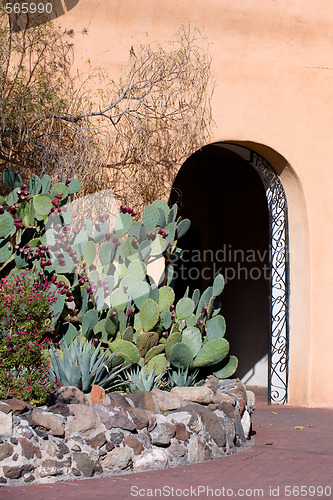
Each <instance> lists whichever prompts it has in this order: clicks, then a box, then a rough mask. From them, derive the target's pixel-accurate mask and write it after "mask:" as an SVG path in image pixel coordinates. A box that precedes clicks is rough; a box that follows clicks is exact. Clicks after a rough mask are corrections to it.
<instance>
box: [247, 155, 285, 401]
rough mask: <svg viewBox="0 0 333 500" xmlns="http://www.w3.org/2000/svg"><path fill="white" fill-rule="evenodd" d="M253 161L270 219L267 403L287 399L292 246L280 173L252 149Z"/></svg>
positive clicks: (251, 156)
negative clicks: (269, 329)
mask: <svg viewBox="0 0 333 500" xmlns="http://www.w3.org/2000/svg"><path fill="white" fill-rule="evenodd" d="M250 153H251V155H250V164H251V165H252V167H253V168H254V169H255V170H256V171H257V173H258V174H259V176H260V179H261V181H262V183H263V184H264V187H265V190H266V197H267V203H268V210H269V218H270V279H271V295H270V328H271V332H270V347H269V356H268V358H269V365H268V369H269V380H268V402H269V403H279V404H283V403H287V401H288V361H289V248H288V207H287V199H286V195H285V191H284V189H283V186H282V183H281V181H280V178H279V176H278V175H277V173H276V172H275V171H274V170H273V168H272V167H271V165H270V164H269V163H268V162H267V161H266V160H265V159H264V158H262V157H261V156H259V155H258V154H256V153H254V152H253V151H250Z"/></svg>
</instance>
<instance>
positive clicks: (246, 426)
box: [241, 410, 251, 439]
mask: <svg viewBox="0 0 333 500" xmlns="http://www.w3.org/2000/svg"><path fill="white" fill-rule="evenodd" d="M241 423H242V427H243V431H244V436H245V439H249V435H250V430H251V417H250V413H249V412H248V411H247V410H245V411H244V413H243V416H242V419H241Z"/></svg>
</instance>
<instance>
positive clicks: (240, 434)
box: [235, 417, 246, 446]
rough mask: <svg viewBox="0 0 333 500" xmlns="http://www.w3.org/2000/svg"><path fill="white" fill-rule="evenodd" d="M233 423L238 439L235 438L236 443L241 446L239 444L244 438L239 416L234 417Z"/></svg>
mask: <svg viewBox="0 0 333 500" xmlns="http://www.w3.org/2000/svg"><path fill="white" fill-rule="evenodd" d="M235 424H236V438H237V437H238V440H237V439H236V445H237V446H241V444H242V443H244V441H246V439H245V434H244V430H243V426H242V422H241V419H240V417H236V418H235Z"/></svg>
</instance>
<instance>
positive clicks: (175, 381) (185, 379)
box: [168, 368, 200, 387]
mask: <svg viewBox="0 0 333 500" xmlns="http://www.w3.org/2000/svg"><path fill="white" fill-rule="evenodd" d="M198 373H199V370H195V371H194V372H193V373H191V374H189V373H188V368H186V369H185V370H182V369H178V370H177V371H176V370H171V371H169V372H168V376H169V384H170V386H171V387H175V386H178V387H192V386H193V385H194V384H195V380H196V378H197V376H198ZM196 385H200V383H199V384H196Z"/></svg>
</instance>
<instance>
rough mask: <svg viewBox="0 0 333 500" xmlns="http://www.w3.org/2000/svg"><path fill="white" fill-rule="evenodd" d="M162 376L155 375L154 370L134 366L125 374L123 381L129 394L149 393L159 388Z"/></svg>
mask: <svg viewBox="0 0 333 500" xmlns="http://www.w3.org/2000/svg"><path fill="white" fill-rule="evenodd" d="M162 376H163V374H160V375H156V374H155V371H154V370H150V371H148V370H147V368H145V367H143V368H141V367H139V366H136V367H135V368H131V369H129V370H127V371H126V372H125V381H126V382H127V383H128V388H129V390H130V391H131V392H140V391H151V390H153V389H157V388H158V387H159V385H160V381H161V379H162Z"/></svg>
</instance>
